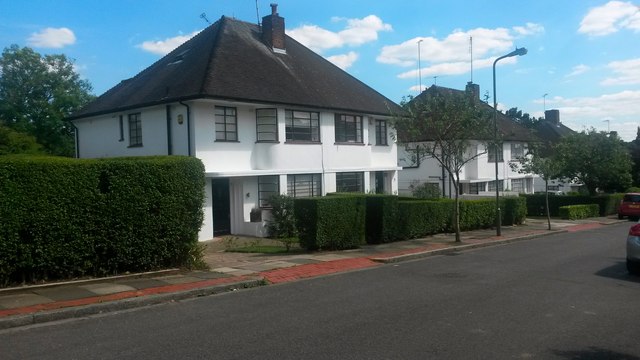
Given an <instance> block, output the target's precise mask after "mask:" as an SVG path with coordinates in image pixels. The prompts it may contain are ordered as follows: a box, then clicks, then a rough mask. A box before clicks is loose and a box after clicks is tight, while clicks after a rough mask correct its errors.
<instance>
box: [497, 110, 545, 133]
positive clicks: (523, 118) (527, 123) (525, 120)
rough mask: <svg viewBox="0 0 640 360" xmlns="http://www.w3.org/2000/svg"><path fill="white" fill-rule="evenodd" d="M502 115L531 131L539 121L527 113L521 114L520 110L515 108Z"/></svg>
mask: <svg viewBox="0 0 640 360" xmlns="http://www.w3.org/2000/svg"><path fill="white" fill-rule="evenodd" d="M504 114H505V115H506V116H508V117H509V118H510V119H512V120H513V121H515V122H517V123H518V124H520V125H522V126H524V127H526V128H529V129H533V128H534V127H535V126H536V124H537V123H538V121H539V119H536V118H535V117H533V116H531V115H529V114H528V113H523V112H522V110H518V108H517V107H512V108H511V109H509V110H507V112H505V113H504Z"/></svg>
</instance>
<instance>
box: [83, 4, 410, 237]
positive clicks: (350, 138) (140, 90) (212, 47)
mask: <svg viewBox="0 0 640 360" xmlns="http://www.w3.org/2000/svg"><path fill="white" fill-rule="evenodd" d="M398 108H399V106H398V105H397V104H395V103H394V102H393V101H391V100H389V99H388V98H386V97H384V96H383V95H381V94H380V93H378V92H376V91H375V90H373V89H372V88H370V87H369V86H367V85H366V84H364V83H362V82H361V81H359V80H358V79H356V78H355V77H353V76H351V75H349V74H348V73H346V72H345V71H343V70H341V69H340V68H338V67H336V66H335V65H333V64H332V63H331V62H329V61H327V60H326V59H324V58H323V57H322V56H320V55H318V54H316V53H314V52H313V51H311V50H310V49H308V48H306V47H305V46H303V45H302V44H300V43H298V42H297V41H296V40H294V39H293V38H291V37H289V36H287V35H286V34H285V21H284V18H282V17H281V16H280V15H279V14H278V12H277V5H275V4H272V13H271V14H270V15H268V16H265V17H263V18H262V24H261V25H256V24H252V23H248V22H244V21H239V20H236V19H233V18H229V17H226V16H223V17H222V18H221V19H220V20H218V21H216V22H215V23H214V24H212V25H210V26H209V27H207V28H206V29H204V30H203V31H202V32H200V33H199V34H198V35H196V36H194V37H193V38H192V39H190V40H189V41H187V42H185V43H184V44H182V45H180V46H179V47H178V48H176V49H175V50H173V51H172V52H171V53H169V54H168V55H166V56H165V57H163V58H162V59H160V60H158V61H157V62H155V63H154V64H152V65H151V66H149V67H148V68H146V69H145V70H143V71H142V72H140V73H139V74H138V75H136V76H135V77H133V78H131V79H128V80H124V81H122V82H120V83H119V84H118V85H116V86H114V87H113V88H112V89H110V90H109V91H107V92H106V93H104V94H103V95H102V96H100V97H98V98H97V99H96V100H95V101H93V102H92V103H90V104H89V105H88V106H86V107H85V108H84V109H82V110H81V111H79V112H77V113H76V114H74V115H73V116H72V117H71V120H72V121H73V124H74V125H75V127H76V129H77V130H76V148H77V154H76V155H77V156H78V157H81V158H100V157H114V156H148V155H186V156H195V157H197V158H199V159H201V160H202V162H203V163H204V166H205V171H206V174H205V176H206V189H205V192H206V203H205V204H204V214H205V220H204V224H203V226H202V228H201V231H200V234H199V238H200V240H206V239H211V238H213V237H215V236H220V235H225V234H238V235H253V236H265V235H266V234H265V228H264V220H265V219H267V218H268V216H269V212H268V209H269V202H268V199H269V197H270V196H271V195H273V194H278V193H280V194H288V195H290V196H294V197H308V196H321V195H324V194H326V193H329V192H336V191H339V192H377V193H388V194H395V193H397V190H398V170H399V169H400V168H399V167H398V166H397V148H396V145H395V142H394V141H393V139H392V137H391V136H390V129H389V123H390V116H389V114H390V112H391V111H396V110H397V109H398ZM263 215H264V216H263Z"/></svg>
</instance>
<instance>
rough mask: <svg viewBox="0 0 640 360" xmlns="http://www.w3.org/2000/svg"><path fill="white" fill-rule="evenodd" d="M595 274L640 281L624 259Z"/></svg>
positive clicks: (639, 277)
mask: <svg viewBox="0 0 640 360" xmlns="http://www.w3.org/2000/svg"><path fill="white" fill-rule="evenodd" d="M595 274H596V275H598V276H602V277H607V278H611V279H617V280H625V281H631V282H635V283H640V276H635V275H631V274H629V272H628V271H627V265H626V263H625V262H624V261H616V263H615V264H614V265H611V266H608V267H606V268H604V269H601V270H599V271H597V272H596V273H595ZM578 359H582V358H578Z"/></svg>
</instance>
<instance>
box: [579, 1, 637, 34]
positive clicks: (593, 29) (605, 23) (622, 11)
mask: <svg viewBox="0 0 640 360" xmlns="http://www.w3.org/2000/svg"><path fill="white" fill-rule="evenodd" d="M620 29H631V30H635V31H640V9H639V7H638V6H637V5H634V4H632V3H631V2H623V1H609V2H608V3H606V4H604V5H602V6H598V7H595V8H592V9H591V10H589V12H588V13H587V15H586V16H585V17H584V18H583V19H582V21H581V22H580V28H578V32H579V33H583V34H587V35H591V36H603V35H608V34H611V33H615V32H617V31H619V30H620Z"/></svg>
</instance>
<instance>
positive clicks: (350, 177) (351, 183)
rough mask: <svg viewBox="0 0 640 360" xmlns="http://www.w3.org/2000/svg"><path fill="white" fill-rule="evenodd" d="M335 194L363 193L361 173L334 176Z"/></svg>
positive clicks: (362, 176)
mask: <svg viewBox="0 0 640 360" xmlns="http://www.w3.org/2000/svg"><path fill="white" fill-rule="evenodd" d="M336 191H337V192H364V173H363V172H344V173H337V174H336Z"/></svg>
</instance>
